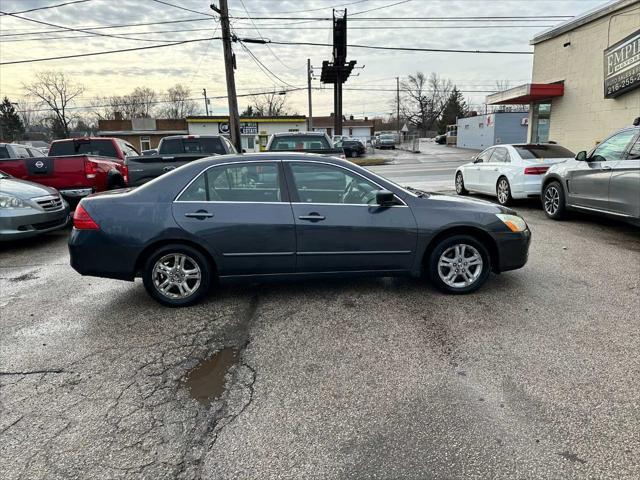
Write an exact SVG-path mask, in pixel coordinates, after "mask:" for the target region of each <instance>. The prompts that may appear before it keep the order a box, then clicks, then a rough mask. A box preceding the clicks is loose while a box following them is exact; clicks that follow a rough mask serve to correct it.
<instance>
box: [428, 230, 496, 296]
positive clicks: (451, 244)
mask: <svg viewBox="0 0 640 480" xmlns="http://www.w3.org/2000/svg"><path fill="white" fill-rule="evenodd" d="M462 246H464V249H462ZM458 253H462V255H464V257H460V256H459V255H458ZM477 257H479V258H480V262H478V261H477V260H473V261H474V262H476V263H474V265H467V263H469V262H465V259H466V260H469V259H471V258H474V259H476V258H477ZM452 260H456V262H453V261H452ZM448 263H450V264H451V266H450V267H449V266H448V265H447V264H448ZM458 263H461V264H462V265H460V266H458ZM426 266H427V268H428V273H429V278H430V279H431V282H432V283H433V284H434V285H435V286H436V287H437V288H438V289H440V290H442V291H443V292H446V293H452V294H465V293H471V292H475V291H476V290H478V289H479V288H480V287H481V286H482V285H483V284H484V283H485V282H486V281H487V278H489V273H490V272H491V256H490V255H489V251H488V250H487V248H486V247H485V246H484V245H483V244H482V243H481V242H480V241H478V240H477V239H476V238H475V237H473V236H471V235H454V236H451V237H448V238H445V239H443V240H441V241H440V242H439V243H438V244H437V245H436V246H435V248H434V249H433V250H432V252H431V255H429V259H428V260H427V265H426ZM455 268H459V269H460V270H461V273H458V274H457V275H456V274H455V273H454V269H455ZM451 275H454V276H453V278H450V276H451ZM449 278H450V279H449Z"/></svg>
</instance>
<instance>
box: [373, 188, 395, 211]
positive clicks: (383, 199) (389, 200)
mask: <svg viewBox="0 0 640 480" xmlns="http://www.w3.org/2000/svg"><path fill="white" fill-rule="evenodd" d="M394 200H395V196H394V195H393V192H390V191H389V190H378V191H377V192H376V203H377V204H378V205H381V206H383V207H386V206H389V205H393V203H394Z"/></svg>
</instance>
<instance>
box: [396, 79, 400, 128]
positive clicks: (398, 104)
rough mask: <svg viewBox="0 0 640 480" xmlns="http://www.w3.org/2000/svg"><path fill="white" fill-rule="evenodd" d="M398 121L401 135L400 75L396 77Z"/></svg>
mask: <svg viewBox="0 0 640 480" xmlns="http://www.w3.org/2000/svg"><path fill="white" fill-rule="evenodd" d="M396 122H397V123H398V135H400V77H396Z"/></svg>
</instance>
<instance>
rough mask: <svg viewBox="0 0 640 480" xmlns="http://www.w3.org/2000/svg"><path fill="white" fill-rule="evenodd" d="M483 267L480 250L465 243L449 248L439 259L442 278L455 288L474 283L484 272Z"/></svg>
mask: <svg viewBox="0 0 640 480" xmlns="http://www.w3.org/2000/svg"><path fill="white" fill-rule="evenodd" d="M483 268H484V264H483V261H482V255H480V252H479V251H478V250H477V249H476V248H475V247H473V246H471V245H467V244H464V243H461V244H457V245H453V246H452V247H449V248H447V249H446V250H445V251H444V252H442V255H440V258H439V259H438V275H439V276H440V279H441V280H442V281H443V282H444V283H445V284H447V285H448V286H450V287H453V288H465V287H468V286H469V285H472V284H473V283H474V282H475V281H476V280H478V278H479V277H480V275H481V274H482V269H483Z"/></svg>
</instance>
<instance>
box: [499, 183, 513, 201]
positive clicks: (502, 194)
mask: <svg viewBox="0 0 640 480" xmlns="http://www.w3.org/2000/svg"><path fill="white" fill-rule="evenodd" d="M496 196H497V197H498V203H499V204H500V205H504V206H506V205H509V204H510V203H511V201H512V200H513V197H512V196H511V187H510V186H509V180H507V179H506V178H505V177H500V179H499V180H498V185H496Z"/></svg>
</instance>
